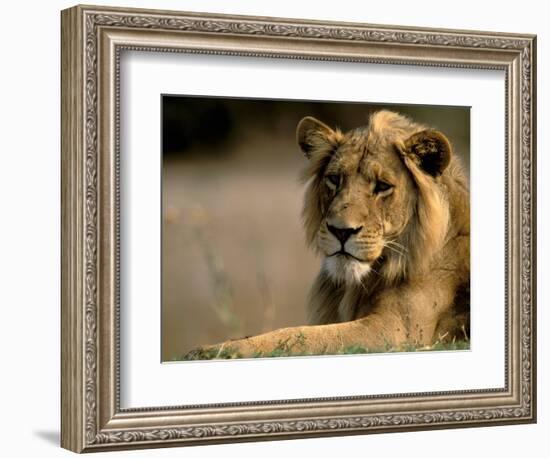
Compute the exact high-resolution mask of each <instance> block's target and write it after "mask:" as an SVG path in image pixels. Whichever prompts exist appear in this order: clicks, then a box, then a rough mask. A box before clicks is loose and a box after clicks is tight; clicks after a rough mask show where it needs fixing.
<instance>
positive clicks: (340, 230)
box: [327, 224, 363, 245]
mask: <svg viewBox="0 0 550 458" xmlns="http://www.w3.org/2000/svg"><path fill="white" fill-rule="evenodd" d="M362 228H363V226H359V227H334V226H331V225H330V224H327V229H328V230H329V231H330V232H331V233H332V234H333V235H334V237H336V238H337V239H338V240H340V243H341V244H342V245H343V244H344V243H346V240H347V239H349V238H350V237H351V236H352V235H353V234H357V233H358V232H359V231H360V230H361V229H362Z"/></svg>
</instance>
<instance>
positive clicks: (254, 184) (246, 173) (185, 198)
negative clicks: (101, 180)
mask: <svg viewBox="0 0 550 458" xmlns="http://www.w3.org/2000/svg"><path fill="white" fill-rule="evenodd" d="M384 108H385V109H390V110H394V111H398V112H400V113H402V114H405V115H408V116H410V117H411V118H412V119H413V120H415V121H417V122H422V123H426V124H428V125H430V126H432V127H434V128H437V129H440V130H441V131H443V132H444V133H445V134H446V135H447V136H448V137H449V139H450V140H451V143H452V144H453V146H454V148H455V153H456V154H458V155H460V156H461V158H462V160H463V163H464V165H465V166H466V169H467V170H469V159H470V150H469V148H470V146H469V145H470V109H469V107H440V106H412V105H378V104H376V105H375V104H365V103H350V102H345V103H342V102H326V101H323V102H311V101H284V100H255V99H230V98H211V97H195V96H193V97H186V96H168V95H165V96H163V97H162V154H163V181H162V186H163V188H162V199H163V202H162V212H163V214H162V218H163V226H162V332H161V335H162V360H163V361H173V360H178V359H180V358H181V357H182V356H183V355H184V354H185V353H186V352H187V351H189V350H191V349H192V348H194V347H196V346H198V345H202V344H209V343H217V342H221V341H224V340H227V339H230V338H240V337H244V336H248V335H254V334H258V333H261V332H266V331H269V330H272V329H276V328H280V327H286V326H296V325H301V324H306V319H305V305H306V300H307V294H308V291H309V287H310V285H311V283H312V282H313V279H314V277H315V275H316V273H317V271H318V269H319V259H317V258H316V257H315V256H314V255H313V253H312V252H311V251H309V250H307V249H306V246H305V238H304V235H303V231H302V227H301V216H300V213H301V206H302V196H303V188H304V187H303V186H302V185H301V184H300V183H299V182H298V176H299V173H300V170H301V169H302V168H303V167H304V165H305V162H306V159H305V157H304V156H303V155H302V153H301V151H300V150H299V148H298V146H297V145H296V143H295V130H296V125H297V123H298V122H299V121H300V119H301V118H303V117H304V116H308V115H309V116H314V117H316V118H318V119H320V120H322V121H323V122H325V123H326V124H328V125H330V126H331V127H339V128H340V129H342V130H343V131H346V130H349V129H352V128H355V127H358V126H361V125H364V124H366V121H367V119H368V116H369V114H370V113H372V112H373V111H376V110H380V109H384Z"/></svg>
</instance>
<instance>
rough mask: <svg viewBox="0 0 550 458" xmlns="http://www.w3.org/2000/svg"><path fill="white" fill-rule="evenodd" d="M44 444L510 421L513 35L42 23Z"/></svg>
mask: <svg viewBox="0 0 550 458" xmlns="http://www.w3.org/2000/svg"><path fill="white" fill-rule="evenodd" d="M61 32H62V50H61V51H62V104H61V105H62V209H63V219H62V304H61V306H62V335H61V341H62V349H61V352H62V387H61V388H62V406H61V409H62V416H61V417H62V424H61V442H62V446H63V447H65V448H67V449H70V450H73V451H75V452H91V451H104V450H117V449H130V448H143V447H164V446H175V445H196V444H208V443H220V442H236V441H250V440H275V439H290V438H302V437H313V436H327V435H342V434H368V433H375V432H392V431H405V430H419V429H435V428H453V427H466V426H487V425H496V424H509V423H529V422H534V421H536V385H535V381H536V354H535V349H536V340H535V339H536V334H535V333H536V321H535V319H536V313H535V312H536V309H535V306H536V297H535V292H536V285H535V278H536V234H535V228H536V215H535V208H536V205H535V197H536V196H535V189H536V183H535V176H536V173H535V172H536V162H535V153H536V150H535V147H536V145H535V138H536V135H535V134H536V122H535V121H536V120H535V113H536V106H535V103H536V82H535V75H536V72H535V64H536V37H535V36H533V35H518V34H506V33H494V32H477V31H476V32H473V31H460V30H436V29H421V28H411V27H409V28H407V27H397V26H378V25H367V24H353V23H341V24H338V23H331V22H319V21H305V20H295V19H280V18H258V17H245V16H227V15H213V14H199V13H182V12H170V11H154V10H138V9H121V8H106V7H93V6H85V7H83V6H76V7H73V8H70V9H67V10H64V11H63V12H62V27H61Z"/></svg>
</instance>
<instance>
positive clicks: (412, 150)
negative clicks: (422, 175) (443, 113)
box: [405, 130, 452, 177]
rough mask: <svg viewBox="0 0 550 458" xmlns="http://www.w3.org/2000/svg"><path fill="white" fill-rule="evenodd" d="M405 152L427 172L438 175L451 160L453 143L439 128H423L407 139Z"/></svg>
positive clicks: (434, 175)
mask: <svg viewBox="0 0 550 458" xmlns="http://www.w3.org/2000/svg"><path fill="white" fill-rule="evenodd" d="M405 154H406V155H407V156H408V157H410V158H411V159H413V160H414V162H415V163H416V164H418V166H419V167H420V168H421V169H422V170H423V171H424V172H426V173H427V174H429V175H431V176H433V177H437V176H439V175H441V174H442V173H443V171H444V170H445V169H446V168H447V166H448V165H449V162H450V161H451V154H452V147H451V143H450V142H449V140H448V139H447V137H445V135H443V134H442V133H441V132H439V131H437V130H423V131H422V132H418V133H416V134H414V135H412V136H411V137H409V139H408V140H407V141H405Z"/></svg>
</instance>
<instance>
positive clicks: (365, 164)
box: [187, 110, 470, 359]
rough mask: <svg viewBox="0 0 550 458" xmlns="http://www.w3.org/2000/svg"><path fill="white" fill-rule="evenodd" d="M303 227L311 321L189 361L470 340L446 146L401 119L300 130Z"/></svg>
mask: <svg viewBox="0 0 550 458" xmlns="http://www.w3.org/2000/svg"><path fill="white" fill-rule="evenodd" d="M296 138H297V142H298V145H299V147H300V149H301V151H302V152H303V154H304V155H305V156H306V158H307V159H308V160H309V162H308V165H307V167H306V169H305V171H304V173H303V175H302V178H303V181H304V183H305V184H306V185H307V187H306V190H305V195H304V206H303V221H304V228H305V234H306V239H307V243H308V245H309V246H310V247H311V248H313V249H314V250H315V251H316V252H317V253H318V254H319V255H320V256H321V258H322V266H321V269H320V272H319V274H318V276H317V278H316V279H315V281H314V282H313V286H312V288H311V291H310V295H309V304H308V316H309V324H308V325H305V326H297V327H289V328H283V329H278V330H275V331H272V332H268V333H265V334H261V335H257V336H252V337H247V338H244V339H240V340H232V341H228V342H225V343H222V344H217V345H209V346H204V347H200V348H199V349H196V350H193V351H192V352H190V353H189V354H188V355H187V359H208V358H219V357H224V355H233V356H230V357H234V355H238V357H244V358H246V357H254V356H256V357H257V356H262V355H269V354H273V352H274V351H276V350H277V349H281V348H291V347H294V348H295V350H296V351H298V352H299V353H300V354H338V353H341V352H342V351H343V350H344V349H345V348H349V347H360V348H364V349H380V348H398V347H402V346H407V345H415V346H430V345H433V344H434V343H436V342H449V341H454V340H455V339H460V340H464V339H468V338H469V318H470V315H469V309H470V305H469V302H470V297H469V288H470V286H469V285H470V203H469V202H470V200H469V189H468V179H467V177H466V174H465V172H464V169H463V166H462V165H461V163H460V160H459V158H458V157H457V156H456V155H455V154H454V153H453V149H452V146H451V143H450V141H449V139H448V138H447V137H446V136H445V135H444V134H443V133H442V132H440V131H438V130H435V129H432V128H430V127H427V126H425V125H423V124H419V123H416V122H414V121H412V120H411V119H410V118H408V117H406V116H403V115H401V114H399V113H396V112H392V111H387V110H381V111H378V112H375V113H373V114H372V115H371V116H370V117H369V120H368V123H367V125H366V126H363V127H359V128H356V129H353V130H350V131H349V132H346V133H343V132H342V131H340V130H339V129H332V128H331V127H329V126H328V125H326V124H325V123H323V122H322V121H319V120H317V119H315V118H313V117H310V116H308V117H305V118H303V119H302V120H301V121H300V122H299V123H298V126H297V129H296Z"/></svg>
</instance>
